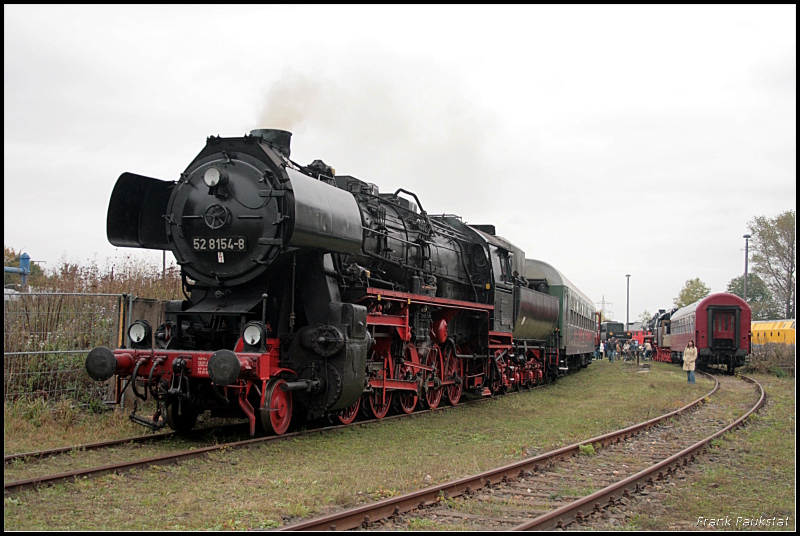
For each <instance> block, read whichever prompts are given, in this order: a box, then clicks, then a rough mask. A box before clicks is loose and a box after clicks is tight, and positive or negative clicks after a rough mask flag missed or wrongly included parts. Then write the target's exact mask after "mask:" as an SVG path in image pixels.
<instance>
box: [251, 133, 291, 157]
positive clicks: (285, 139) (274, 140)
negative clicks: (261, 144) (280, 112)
mask: <svg viewBox="0 0 800 536" xmlns="http://www.w3.org/2000/svg"><path fill="white" fill-rule="evenodd" d="M250 135H251V136H254V137H256V138H261V139H262V140H264V141H265V142H267V143H269V144H270V145H272V146H273V147H275V148H276V149H277V150H278V151H279V152H280V153H281V154H283V155H284V156H285V157H286V158H289V155H290V154H291V149H290V148H289V145H290V143H291V141H292V133H291V132H289V131H288V130H278V129H276V128H257V129H255V130H251V131H250Z"/></svg>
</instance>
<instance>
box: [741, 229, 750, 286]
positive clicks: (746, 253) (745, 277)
mask: <svg viewBox="0 0 800 536" xmlns="http://www.w3.org/2000/svg"><path fill="white" fill-rule="evenodd" d="M742 238H744V301H747V259H748V258H749V255H748V247H749V246H750V238H752V237H751V236H750V235H749V234H746V235H744V236H743V237H742Z"/></svg>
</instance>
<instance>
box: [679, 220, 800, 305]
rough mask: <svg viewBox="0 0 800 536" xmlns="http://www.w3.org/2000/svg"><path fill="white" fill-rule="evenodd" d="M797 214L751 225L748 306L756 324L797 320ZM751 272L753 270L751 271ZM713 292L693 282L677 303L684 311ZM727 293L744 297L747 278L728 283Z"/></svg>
mask: <svg viewBox="0 0 800 536" xmlns="http://www.w3.org/2000/svg"><path fill="white" fill-rule="evenodd" d="M796 227H797V224H796V211H795V210H787V211H786V212H783V213H781V214H778V215H777V216H776V217H774V218H768V217H766V216H757V217H755V218H753V219H752V220H751V221H750V222H749V223H748V228H749V229H750V234H751V235H752V238H751V239H750V249H751V250H752V260H751V267H752V272H751V273H748V274H747V297H746V300H747V303H748V304H749V305H750V308H751V309H752V311H753V320H779V319H783V318H795V317H796V312H797V236H796ZM748 272H750V270H748ZM710 292H711V289H709V288H708V287H707V286H706V284H705V283H703V282H702V281H701V280H700V278H694V279H689V280H687V281H686V284H685V285H684V287H683V289H681V291H680V292H679V293H678V296H677V297H676V298H675V299H674V300H673V304H674V305H675V307H678V308H681V307H685V306H687V305H689V304H692V303H694V302H696V301H698V300H701V299H703V298H705V297H706V296H708V295H709V294H710ZM726 292H729V293H731V294H735V295H737V296H739V297H740V298H745V295H744V274H742V275H739V276H736V277H734V278H733V279H731V280H730V281H729V282H728V288H727V289H726Z"/></svg>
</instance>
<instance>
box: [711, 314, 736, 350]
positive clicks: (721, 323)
mask: <svg viewBox="0 0 800 536" xmlns="http://www.w3.org/2000/svg"><path fill="white" fill-rule="evenodd" d="M709 317H710V318H709V323H710V328H711V337H710V338H711V347H712V348H735V347H736V341H737V340H738V335H739V326H738V319H739V310H738V307H737V308H733V307H725V308H716V307H715V308H711V307H709Z"/></svg>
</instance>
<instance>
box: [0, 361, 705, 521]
mask: <svg viewBox="0 0 800 536" xmlns="http://www.w3.org/2000/svg"><path fill="white" fill-rule="evenodd" d="M697 381H698V383H697V384H696V385H688V384H687V382H686V377H685V375H684V374H678V370H677V369H676V368H675V367H673V366H670V365H666V364H660V363H653V370H652V371H651V373H650V374H647V375H643V374H636V373H635V372H630V371H625V370H624V369H623V367H621V366H620V365H619V364H618V363H613V364H612V363H608V362H597V363H594V364H592V365H591V366H590V367H589V368H588V369H586V370H584V371H582V372H581V373H579V374H576V375H572V376H569V377H566V378H562V379H561V380H559V382H557V383H556V384H554V385H551V386H548V387H546V388H544V389H540V390H534V391H531V392H527V393H522V394H520V395H516V396H510V397H503V398H499V399H496V400H492V401H487V402H485V403H483V404H477V405H474V406H470V407H464V408H460V409H456V410H450V411H443V412H437V413H436V414H433V415H420V416H417V417H414V418H411V419H404V420H400V421H389V422H384V423H378V424H369V425H364V426H362V427H357V428H351V429H347V430H342V431H339V432H336V433H331V434H325V435H316V434H312V435H309V436H306V437H302V438H294V439H290V440H287V441H281V442H278V443H274V444H271V445H258V446H254V447H252V448H249V449H241V450H233V451H228V452H224V453H216V454H214V455H213V456H208V457H206V458H204V459H199V460H191V461H188V462H185V463H182V464H181V465H179V466H170V467H161V468H158V469H147V470H142V471H137V472H135V473H132V474H128V475H125V476H122V477H118V478H115V479H96V480H87V481H82V482H80V483H79V484H65V485H63V486H56V487H53V488H48V489H42V490H39V491H34V492H24V493H22V494H20V495H19V496H16V497H14V500H15V501H17V502H16V503H15V504H13V505H11V504H9V503H8V502H7V503H6V507H5V509H4V528H5V529H6V530H54V529H59V530H203V529H217V528H218V529H223V528H224V529H231V528H233V529H242V530H244V529H256V528H274V526H275V523H276V522H280V523H281V524H284V523H287V522H290V521H291V520H292V519H294V518H296V517H306V516H311V515H319V514H322V513H325V512H328V511H331V510H333V509H339V508H342V507H346V506H352V505H355V504H358V503H361V502H365V501H371V500H376V499H378V498H381V497H384V496H389V494H402V493H407V492H409V491H413V490H415V489H419V488H421V487H422V486H423V485H424V479H425V476H426V475H431V483H432V484H434V485H435V484H438V483H441V482H445V481H448V480H452V479H455V478H459V477H463V476H466V475H470V474H475V473H478V472H480V471H484V470H487V469H489V468H492V467H497V466H499V465H504V464H507V463H510V462H511V461H513V459H515V458H516V459H519V458H523V457H527V456H529V455H531V454H532V453H538V452H543V451H546V450H551V449H553V448H557V447H559V446H563V445H567V444H571V443H575V442H577V441H580V440H584V439H587V438H590V437H594V436H598V435H601V434H603V433H607V432H609V431H612V430H616V429H618V428H621V427H624V426H628V425H630V424H633V423H636V422H640V421H643V420H646V419H648V418H652V417H654V416H656V415H660V414H663V413H666V412H668V411H672V410H675V409H677V408H679V407H681V406H683V405H685V404H687V403H688V402H690V401H691V400H694V399H695V398H697V397H698V396H700V395H702V394H704V393H706V392H708V391H709V390H710V389H711V387H712V385H713V384H712V383H711V382H710V381H708V380H705V379H703V378H698V380H697ZM101 417H103V416H88V417H86V419H88V420H94V419H96V418H101ZM106 418H108V417H106ZM115 424H119V423H112V422H108V421H107V422H106V425H107V426H108V428H106V430H105V432H104V431H103V429H102V426H100V425H99V423H98V427H96V428H94V430H95V436H94V438H93V440H99V439H107V438H109V436H111V435H112V434H116V435H115V436H116V437H119V436H126V435H131V434H130V433H129V432H127V433H120V432H119V430H116V429H115ZM4 429H5V431H6V437H5V439H6V443H8V442H9V440H11V439H13V438H10V437H9V436H8V428H5V427H4ZM54 429H55V428H54ZM39 430H40V431H41V430H42V429H41V428H40V429H39ZM47 430H50V428H47ZM139 430H141V429H139Z"/></svg>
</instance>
